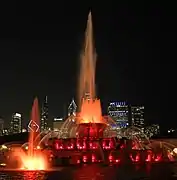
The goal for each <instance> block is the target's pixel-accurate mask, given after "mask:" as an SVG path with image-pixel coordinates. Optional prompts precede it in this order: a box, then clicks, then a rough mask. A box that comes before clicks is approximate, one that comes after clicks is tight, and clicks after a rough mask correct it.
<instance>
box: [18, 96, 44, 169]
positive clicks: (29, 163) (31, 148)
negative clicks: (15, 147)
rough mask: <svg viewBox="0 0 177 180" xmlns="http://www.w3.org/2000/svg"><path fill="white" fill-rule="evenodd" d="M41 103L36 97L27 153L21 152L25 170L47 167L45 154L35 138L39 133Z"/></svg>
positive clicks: (29, 125) (29, 126)
mask: <svg viewBox="0 0 177 180" xmlns="http://www.w3.org/2000/svg"><path fill="white" fill-rule="evenodd" d="M39 120H40V117H39V104H38V99H37V98H35V99H34V102H33V106H32V111H31V121H30V123H29V124H28V128H29V140H28V149H27V154H25V153H21V154H20V157H21V161H22V169H25V170H45V169H46V168H47V163H46V158H45V155H44V154H43V153H42V152H41V151H40V147H39V148H38V146H37V145H38V143H39V142H37V141H36V140H35V139H36V137H37V136H38V135H39V133H40V130H39Z"/></svg>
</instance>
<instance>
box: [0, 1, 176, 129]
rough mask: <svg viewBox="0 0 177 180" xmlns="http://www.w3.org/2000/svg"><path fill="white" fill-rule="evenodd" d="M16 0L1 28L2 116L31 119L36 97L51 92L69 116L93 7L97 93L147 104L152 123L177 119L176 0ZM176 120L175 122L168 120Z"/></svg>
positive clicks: (52, 101)
mask: <svg viewBox="0 0 177 180" xmlns="http://www.w3.org/2000/svg"><path fill="white" fill-rule="evenodd" d="M12 2H13V3H11V2H9V1H8V3H6V4H5V5H4V8H3V9H4V11H3V12H2V15H1V18H2V21H1V30H2V31H1V34H0V63H1V65H0V83H1V84H0V85H1V87H0V107H1V108H0V115H1V116H3V117H4V118H5V120H6V122H9V121H10V119H11V114H12V113H13V112H16V111H17V112H21V113H22V114H23V115H24V119H25V123H27V120H28V119H29V114H30V109H31V105H32V101H33V98H34V97H35V96H38V97H39V100H40V102H41V101H42V100H43V97H44V96H45V95H48V98H49V113H50V117H54V116H62V115H63V113H64V112H65V110H66V108H67V106H68V104H69V102H70V100H71V99H72V97H73V96H74V97H76V95H77V79H78V77H77V75H78V64H79V63H78V62H79V53H80V51H81V47H82V45H83V40H84V30H85V26H86V20H87V14H88V11H89V7H91V9H92V12H93V25H94V37H95V44H96V50H97V54H98V61H97V75H96V82H97V94H98V97H100V98H101V101H102V103H103V109H104V110H105V109H106V106H107V104H108V102H109V101H119V100H126V101H128V102H129V103H131V104H144V105H145V108H146V121H147V122H158V123H161V124H162V125H164V126H165V125H166V124H168V125H169V126H172V125H176V126H177V119H176V113H175V109H176V108H175V98H176V86H175V84H176V78H175V77H176V65H175V64H176V30H177V29H176V14H175V10H174V8H173V5H167V4H143V3H142V4H130V3H123V1H122V2H121V1H120V2H117V3H116V4H113V3H112V4H111V1H108V2H109V3H107V4H99V5H98V4H90V5H89V4H87V3H84V4H82V3H79V2H78V3H77V1H74V2H76V3H75V4H67V3H66V4H64V3H63V2H62V4H58V3H57V2H58V1H56V3H55V2H52V1H51V2H50V1H46V3H45V2H43V3H42V2H40V3H36V2H35V1H34V2H33V1H28V3H27V2H26V3H19V4H18V3H16V4H15V2H14V1H12ZM167 122H168V123H167Z"/></svg>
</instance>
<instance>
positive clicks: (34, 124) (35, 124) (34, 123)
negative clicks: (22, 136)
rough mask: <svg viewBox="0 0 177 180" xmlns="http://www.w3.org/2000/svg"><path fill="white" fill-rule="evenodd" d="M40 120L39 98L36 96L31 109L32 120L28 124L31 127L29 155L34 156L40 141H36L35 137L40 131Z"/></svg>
mask: <svg viewBox="0 0 177 180" xmlns="http://www.w3.org/2000/svg"><path fill="white" fill-rule="evenodd" d="M39 122H40V115H39V103H38V99H37V98H35V99H34V102H33V106H32V111H31V121H30V123H29V125H28V128H29V140H28V143H29V145H28V155H29V156H34V147H35V146H36V145H37V144H38V142H35V139H36V137H37V136H38V134H39V133H40V132H39V131H40V130H39Z"/></svg>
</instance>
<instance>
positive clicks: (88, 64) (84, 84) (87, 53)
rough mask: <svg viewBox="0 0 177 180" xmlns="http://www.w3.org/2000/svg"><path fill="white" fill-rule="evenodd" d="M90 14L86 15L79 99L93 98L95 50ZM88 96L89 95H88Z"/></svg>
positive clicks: (94, 95) (94, 94)
mask: <svg viewBox="0 0 177 180" xmlns="http://www.w3.org/2000/svg"><path fill="white" fill-rule="evenodd" d="M93 44H94V43H93V28H92V15H91V12H90V13H89V15H88V20H87V27H86V32H85V44H84V48H83V51H82V54H81V62H80V63H81V64H80V75H79V100H80V101H81V99H82V98H84V97H85V98H91V99H95V97H96V93H95V68H96V52H95V48H94V45H93ZM88 96H89V97H88Z"/></svg>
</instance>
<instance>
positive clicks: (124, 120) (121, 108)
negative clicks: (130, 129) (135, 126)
mask: <svg viewBox="0 0 177 180" xmlns="http://www.w3.org/2000/svg"><path fill="white" fill-rule="evenodd" d="M108 115H109V116H111V117H112V119H114V120H115V122H116V124H117V127H118V128H126V127H127V126H128V125H129V106H128V104H127V103H126V102H111V103H109V106H108Z"/></svg>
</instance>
